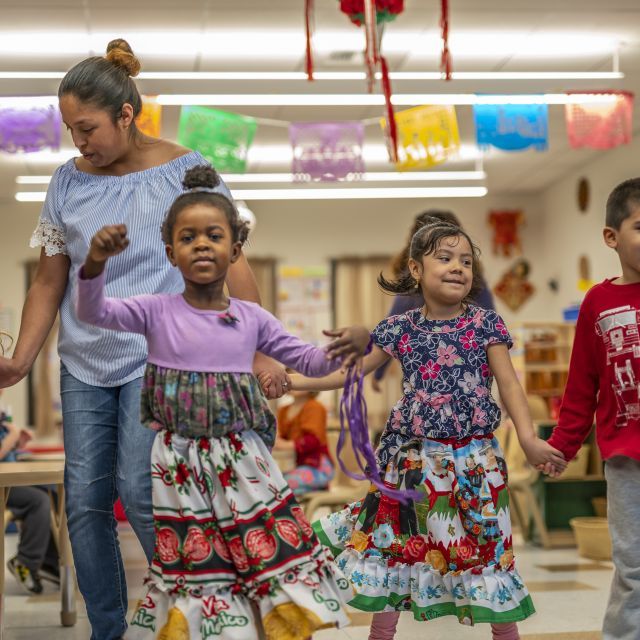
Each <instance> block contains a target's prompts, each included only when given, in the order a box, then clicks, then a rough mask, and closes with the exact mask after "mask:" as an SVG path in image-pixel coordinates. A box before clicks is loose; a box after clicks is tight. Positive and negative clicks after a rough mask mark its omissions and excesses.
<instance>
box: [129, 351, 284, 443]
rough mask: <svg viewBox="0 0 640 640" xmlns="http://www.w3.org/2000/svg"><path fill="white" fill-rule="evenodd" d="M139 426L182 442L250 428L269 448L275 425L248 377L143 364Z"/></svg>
mask: <svg viewBox="0 0 640 640" xmlns="http://www.w3.org/2000/svg"><path fill="white" fill-rule="evenodd" d="M141 419H142V423H143V424H144V425H145V426H147V427H149V428H150V429H154V430H156V431H159V430H161V429H167V430H168V431H172V432H173V433H177V434H178V435H181V436H184V437H185V438H200V437H202V436H205V437H208V438H215V437H220V436H224V435H225V434H227V433H229V432H231V431H235V432H238V431H244V430H245V429H247V428H248V426H247V425H250V428H251V430H252V431H255V432H256V433H257V434H258V435H259V436H260V437H261V438H262V439H263V440H264V442H265V443H266V445H267V446H268V447H272V446H273V443H274V441H275V432H276V419H275V416H274V415H273V413H271V409H269V404H268V402H267V399H266V398H265V397H264V394H263V393H262V389H261V388H260V384H259V383H258V380H257V379H256V377H255V376H254V375H253V374H252V373H219V372H218V373H211V372H204V373H200V372H197V371H183V370H181V369H169V368H167V367H161V366H160V365H157V364H153V363H148V364H147V367H146V370H145V373H144V384H143V388H142V400H141Z"/></svg>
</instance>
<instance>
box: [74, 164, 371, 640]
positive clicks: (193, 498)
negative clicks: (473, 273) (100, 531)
mask: <svg viewBox="0 0 640 640" xmlns="http://www.w3.org/2000/svg"><path fill="white" fill-rule="evenodd" d="M217 180H218V178H217V174H216V173H215V171H213V169H211V168H209V167H195V168H193V169H191V170H189V171H188V172H187V174H186V176H185V180H184V185H185V187H186V188H187V189H189V191H188V192H187V193H185V194H183V195H181V196H179V197H178V198H177V199H176V201H175V202H174V204H173V206H172V207H171V209H170V210H169V213H168V214H167V217H166V219H165V222H164V224H163V227H162V238H163V241H164V243H165V245H166V251H167V257H168V259H169V261H170V262H171V264H172V265H173V266H174V267H177V268H178V269H179V270H180V271H181V273H182V276H183V278H184V282H185V289H184V292H183V293H182V294H174V295H168V294H167V295H165V294H157V295H146V296H137V297H133V298H128V299H116V298H105V293H104V282H105V276H104V270H105V267H106V268H107V269H108V268H109V266H107V265H106V263H107V261H108V260H109V259H111V258H112V259H113V260H114V262H115V261H117V260H118V254H119V253H121V252H122V251H124V250H125V249H126V247H127V245H128V243H129V239H128V237H127V230H126V227H125V226H124V225H113V226H108V227H103V228H102V229H101V230H100V231H98V233H97V234H96V235H95V236H94V237H93V240H92V242H91V247H90V249H89V253H88V255H87V258H86V261H85V264H84V266H83V268H82V270H81V272H80V274H79V281H78V301H77V311H78V317H79V318H80V319H81V320H83V321H85V322H88V323H91V324H94V325H97V326H100V327H104V328H107V329H114V330H117V331H131V332H136V333H142V334H144V335H145V337H146V339H147V343H148V346H149V358H148V363H147V368H146V372H145V384H144V387H143V394H142V422H143V423H144V424H145V425H146V426H148V427H150V428H151V429H156V430H157V431H158V434H157V436H156V439H155V443H154V446H153V450H152V455H151V474H152V483H153V514H154V524H155V531H156V544H155V554H154V559H153V562H152V564H151V567H150V569H149V573H148V576H147V578H146V585H147V590H146V594H145V596H144V598H143V599H142V600H141V601H140V602H139V604H138V606H137V608H136V611H135V614H134V616H133V619H132V621H131V625H130V627H129V631H128V633H127V635H126V637H127V638H131V639H136V640H137V639H145V640H151V639H158V640H168V639H169V638H171V639H172V640H176V639H178V638H179V639H180V640H189V639H190V640H195V639H202V640H208V639H212V638H215V639H216V640H231V639H233V640H254V639H255V638H257V637H258V636H259V626H260V624H261V625H262V626H263V628H264V632H265V634H266V637H267V638H269V639H270V640H276V639H277V640H288V639H297V640H301V639H303V638H307V637H309V636H311V634H312V632H313V631H314V630H315V629H317V628H320V627H323V626H333V625H338V626H342V625H344V624H347V623H348V619H347V617H346V614H345V612H344V609H343V607H342V602H343V600H344V598H345V595H344V594H345V593H346V592H347V591H346V590H347V589H349V587H348V583H347V581H346V580H345V579H344V577H342V576H341V575H340V572H339V571H338V570H337V569H336V568H335V566H334V565H333V564H332V563H331V562H329V558H328V555H327V552H326V550H325V549H323V547H322V546H321V545H320V544H319V542H318V539H317V537H316V536H315V534H314V533H313V531H312V529H311V526H310V525H309V523H308V522H307V520H306V519H305V517H304V515H303V513H302V510H301V508H300V507H299V506H298V504H297V503H296V500H295V498H294V496H293V494H292V492H291V490H290V489H289V487H288V485H287V483H286V481H285V480H284V478H283V477H282V474H281V473H280V471H279V470H278V467H277V465H276V464H275V463H274V461H273V459H272V457H271V454H270V447H271V446H272V445H273V441H274V439H275V420H274V417H273V415H272V414H271V413H270V411H269V408H268V405H267V403H266V400H265V398H264V396H263V395H262V393H261V390H260V387H259V384H258V382H257V380H256V379H255V377H254V376H253V373H252V362H253V358H254V355H255V352H256V350H260V351H262V352H263V353H265V354H268V355H270V356H273V357H274V358H277V359H278V360H280V361H282V362H283V363H285V364H287V365H289V366H291V367H295V368H296V369H297V370H302V371H305V373H307V374H308V375H312V376H319V375H326V374H328V373H330V372H331V371H333V370H335V369H336V368H337V367H338V366H339V364H338V362H339V360H341V358H343V360H342V364H343V365H344V366H348V365H350V364H351V363H352V362H353V361H354V360H355V359H356V358H357V356H358V355H362V354H363V353H364V351H365V348H366V346H367V343H368V341H369V333H368V331H367V330H366V329H364V328H353V329H345V330H341V331H334V332H327V333H328V334H329V335H333V336H334V338H335V339H334V340H333V342H332V343H331V344H330V345H329V348H328V350H327V351H324V350H321V349H318V348H316V347H313V346H311V345H308V344H306V343H304V342H302V341H300V340H299V339H297V338H294V337H293V336H290V335H289V334H287V333H286V332H285V330H284V328H283V327H282V325H281V324H280V323H279V322H278V321H277V320H276V319H275V318H274V317H273V316H272V315H270V314H269V313H268V312H266V311H264V310H263V309H262V308H261V307H259V306H258V305H256V304H254V303H250V302H244V301H242V300H238V299H234V298H232V299H229V298H227V297H226V295H225V293H224V282H225V276H226V274H227V269H228V268H229V265H230V264H231V263H233V262H234V261H235V260H236V259H237V258H238V256H239V255H240V248H241V246H242V243H243V241H244V240H245V238H246V235H247V229H246V226H245V223H243V222H241V221H240V219H239V217H238V214H237V211H236V209H235V207H234V205H233V204H232V203H231V202H230V201H229V200H228V199H227V198H226V197H225V196H223V195H220V194H219V193H214V191H213V190H214V188H215V186H216V184H217ZM134 241H135V239H134ZM349 591H350V590H349Z"/></svg>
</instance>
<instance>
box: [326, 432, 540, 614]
mask: <svg viewBox="0 0 640 640" xmlns="http://www.w3.org/2000/svg"><path fill="white" fill-rule="evenodd" d="M384 480H385V482H386V484H387V485H388V486H390V487H394V488H403V489H414V490H417V491H418V492H420V493H422V494H423V496H424V497H423V498H421V499H418V500H415V501H410V502H409V503H408V504H402V503H399V502H397V501H395V500H393V499H390V498H387V497H386V496H384V495H381V494H380V492H379V491H377V490H376V489H375V488H372V489H371V490H370V492H369V493H368V494H367V496H366V497H365V498H364V500H362V501H360V502H356V503H354V504H351V505H349V506H348V507H347V508H346V509H344V510H343V511H341V512H338V513H334V514H331V515H330V516H328V517H326V518H324V519H322V520H320V521H318V522H315V523H314V525H313V526H314V529H315V531H316V533H317V534H318V537H319V538H320V541H321V542H322V543H323V544H324V545H325V546H327V548H329V549H330V550H331V551H332V553H333V554H334V555H335V562H336V564H337V565H338V568H339V569H340V570H341V571H342V572H343V573H344V574H345V576H346V577H347V578H348V579H349V581H350V582H351V584H352V586H353V587H354V589H355V591H356V595H355V597H354V598H353V599H352V600H350V601H349V604H350V605H352V606H354V607H356V608H358V609H362V610H364V611H375V612H378V611H412V612H413V615H414V618H415V619H416V620H430V619H432V618H438V617H442V616H447V615H454V616H457V617H458V619H459V621H460V622H461V623H462V624H470V625H471V624H475V623H476V622H490V623H501V622H517V621H519V620H524V619H525V618H527V617H529V616H530V615H532V614H533V613H534V612H535V609H534V607H533V603H532V601H531V597H530V595H529V593H528V591H527V589H526V587H525V585H524V583H523V582H522V579H521V578H520V576H519V574H518V572H517V570H516V568H515V563H514V556H513V548H512V538H511V522H510V517H509V494H508V490H507V486H506V481H507V476H506V466H505V463H504V458H503V456H502V452H501V450H500V447H499V444H498V442H497V440H496V439H495V438H493V437H491V436H489V437H484V438H469V439H466V440H461V441H458V442H456V443H455V444H450V443H443V442H439V441H437V440H422V441H411V442H408V443H407V444H406V445H404V446H403V447H401V448H400V449H399V450H398V451H397V452H396V453H395V454H394V455H393V456H392V457H391V459H390V461H389V464H388V465H387V467H386V469H385V472H384Z"/></svg>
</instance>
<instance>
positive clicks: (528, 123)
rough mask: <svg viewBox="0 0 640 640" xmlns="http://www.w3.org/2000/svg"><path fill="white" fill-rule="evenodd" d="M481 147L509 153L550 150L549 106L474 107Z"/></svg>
mask: <svg viewBox="0 0 640 640" xmlns="http://www.w3.org/2000/svg"><path fill="white" fill-rule="evenodd" d="M473 116H474V120H475V124H476V139H477V142H478V146H479V147H488V146H493V147H496V148H498V149H504V150H505V151H522V150H523V149H528V148H529V147H533V148H534V149H536V150H537V151H546V149H547V147H548V141H547V138H548V125H547V120H548V110H547V105H546V104H476V105H474V107H473Z"/></svg>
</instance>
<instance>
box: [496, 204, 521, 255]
mask: <svg viewBox="0 0 640 640" xmlns="http://www.w3.org/2000/svg"><path fill="white" fill-rule="evenodd" d="M488 221H489V225H491V226H492V227H493V242H492V246H493V253H495V254H496V255H500V254H502V255H503V256H507V257H509V256H510V255H511V254H512V253H513V252H514V251H515V252H517V253H522V244H521V242H520V234H519V233H518V227H520V226H521V225H523V224H524V222H525V216H524V213H523V212H522V211H520V210H505V211H490V212H489V216H488Z"/></svg>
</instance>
